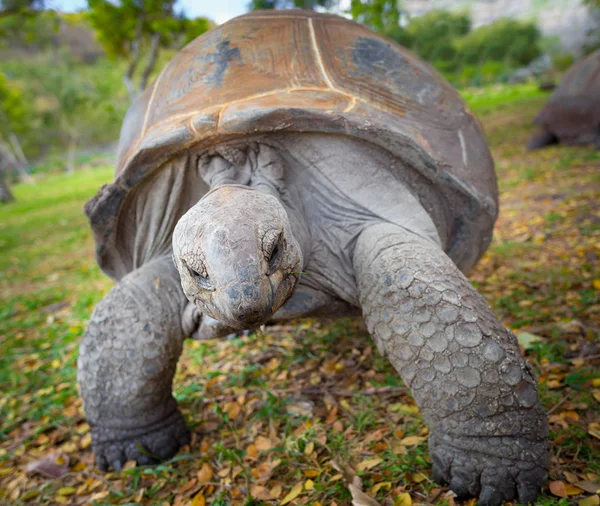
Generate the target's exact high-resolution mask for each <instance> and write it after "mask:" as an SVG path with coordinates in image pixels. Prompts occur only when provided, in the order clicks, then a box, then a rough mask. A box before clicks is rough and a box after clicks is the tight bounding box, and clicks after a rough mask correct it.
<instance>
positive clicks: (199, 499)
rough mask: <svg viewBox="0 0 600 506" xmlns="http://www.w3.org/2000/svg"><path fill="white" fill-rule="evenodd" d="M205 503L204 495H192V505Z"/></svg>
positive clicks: (199, 505) (202, 505)
mask: <svg viewBox="0 0 600 506" xmlns="http://www.w3.org/2000/svg"><path fill="white" fill-rule="evenodd" d="M205 505H206V499H204V496H203V495H202V494H201V493H199V494H196V495H195V496H194V498H193V499H192V506H205Z"/></svg>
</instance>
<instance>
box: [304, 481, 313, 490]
mask: <svg viewBox="0 0 600 506" xmlns="http://www.w3.org/2000/svg"><path fill="white" fill-rule="evenodd" d="M314 488H315V482H314V481H312V480H306V481H305V482H304V490H313V489H314Z"/></svg>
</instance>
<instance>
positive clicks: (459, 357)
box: [353, 224, 550, 505]
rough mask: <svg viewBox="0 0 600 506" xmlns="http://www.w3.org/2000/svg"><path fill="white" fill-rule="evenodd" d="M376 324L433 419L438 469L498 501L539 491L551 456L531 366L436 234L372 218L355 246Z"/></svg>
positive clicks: (365, 302)
mask: <svg viewBox="0 0 600 506" xmlns="http://www.w3.org/2000/svg"><path fill="white" fill-rule="evenodd" d="M353 265H354V268H355V274H356V279H357V284H358V293H359V301H360V304H361V306H362V310H363V315H364V317H365V320H366V323H367V327H368V329H369V332H370V333H371V335H372V336H373V339H374V340H375V343H376V344H377V347H378V349H379V350H380V352H381V353H382V354H383V355H386V356H387V357H388V358H389V359H390V361H391V363H392V365H393V366H394V367H395V368H396V370H397V371H398V372H399V373H400V374H401V376H402V378H403V380H404V382H405V383H406V384H407V385H408V386H409V387H410V388H411V390H412V393H413V396H414V398H415V400H416V401H417V404H418V405H419V406H420V408H421V411H422V413H423V416H424V418H425V420H426V422H427V423H428V425H429V430H430V436H429V451H430V454H431V461H432V463H433V476H434V478H435V479H436V480H437V481H439V482H448V483H449V484H450V488H451V489H452V490H453V491H454V492H456V493H457V494H458V495H459V496H478V497H479V501H480V502H479V504H487V505H495V504H500V503H501V502H502V501H508V500H511V499H513V498H516V497H517V496H518V498H519V501H520V502H521V503H523V504H526V503H528V502H530V501H533V500H534V499H535V497H536V494H537V492H538V490H539V488H540V486H541V485H543V484H544V482H545V481H546V477H547V472H548V468H549V463H550V458H549V457H550V456H549V452H548V445H547V430H548V428H547V421H546V415H545V413H544V410H543V408H542V406H541V404H540V401H539V399H538V395H537V382H536V379H535V376H534V374H533V372H532V370H531V367H530V366H529V364H527V362H525V361H524V360H523V358H522V357H521V354H520V351H519V346H518V343H517V340H516V338H515V336H514V335H513V334H512V333H511V332H510V331H508V330H507V329H505V328H504V326H503V325H502V323H500V322H499V321H498V320H497V319H496V318H495V317H494V315H493V314H492V312H491V310H490V308H489V307H488V305H487V304H486V302H485V300H484V299H483V297H481V295H479V294H478V293H477V292H476V291H475V290H474V288H473V287H472V285H471V283H469V280H468V279H467V278H465V277H464V276H463V274H462V273H461V272H460V271H459V270H458V268H457V267H456V266H455V265H454V263H453V262H452V261H451V260H450V258H448V257H447V256H446V255H445V254H444V252H443V251H442V250H441V249H440V248H439V246H438V245H437V244H434V243H433V242H430V241H428V240H425V239H423V238H421V237H419V236H417V235H415V234H413V233H411V232H408V231H407V230H405V229H403V228H400V227H398V226H395V225H392V224H378V225H372V226H370V227H368V228H367V229H366V230H364V231H363V232H362V233H361V235H360V236H359V238H358V241H357V244H356V248H355V251H354V254H353Z"/></svg>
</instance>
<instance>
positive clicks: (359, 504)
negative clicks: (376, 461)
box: [348, 483, 381, 506]
mask: <svg viewBox="0 0 600 506" xmlns="http://www.w3.org/2000/svg"><path fill="white" fill-rule="evenodd" d="M348 490H350V493H351V494H352V506H381V505H380V504H379V503H378V502H377V501H376V500H375V499H373V498H372V497H369V496H368V495H367V494H365V493H364V492H363V491H362V490H360V489H359V488H358V487H356V486H354V485H352V483H350V484H349V485H348Z"/></svg>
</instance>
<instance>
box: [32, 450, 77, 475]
mask: <svg viewBox="0 0 600 506" xmlns="http://www.w3.org/2000/svg"><path fill="white" fill-rule="evenodd" d="M25 472H27V473H39V474H41V475H42V476H45V477H47V478H59V477H60V476H62V475H63V474H65V473H67V472H69V457H68V456H67V455H65V454H64V453H59V454H56V453H53V454H50V455H46V456H45V457H42V458H41V459H38V460H34V461H33V462H30V463H29V464H27V466H25Z"/></svg>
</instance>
